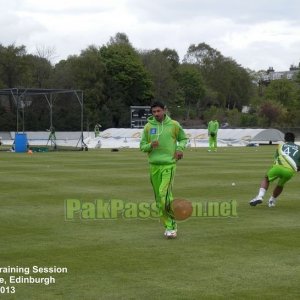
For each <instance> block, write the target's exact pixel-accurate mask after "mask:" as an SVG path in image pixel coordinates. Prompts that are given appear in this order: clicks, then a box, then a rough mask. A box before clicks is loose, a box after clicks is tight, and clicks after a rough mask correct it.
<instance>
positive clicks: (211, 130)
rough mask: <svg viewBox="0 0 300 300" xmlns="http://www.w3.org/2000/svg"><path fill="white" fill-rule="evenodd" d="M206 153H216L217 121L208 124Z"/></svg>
mask: <svg viewBox="0 0 300 300" xmlns="http://www.w3.org/2000/svg"><path fill="white" fill-rule="evenodd" d="M207 129H208V143H209V148H208V151H209V152H211V151H217V139H218V130H219V122H218V121H217V120H211V121H209V123H208V128H207Z"/></svg>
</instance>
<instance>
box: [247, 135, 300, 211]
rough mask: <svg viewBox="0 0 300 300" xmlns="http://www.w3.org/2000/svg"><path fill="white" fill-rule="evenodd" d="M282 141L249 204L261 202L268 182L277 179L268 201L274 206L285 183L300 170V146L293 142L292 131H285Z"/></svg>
mask: <svg viewBox="0 0 300 300" xmlns="http://www.w3.org/2000/svg"><path fill="white" fill-rule="evenodd" d="M284 141H285V143H284V144H282V145H279V146H278V148H277V150H276V152H275V160H274V164H273V166H272V167H271V168H270V169H269V171H268V172H267V175H266V177H265V178H264V179H263V180H262V182H261V185H260V189H259V192H258V195H257V196H256V197H255V198H254V199H252V200H251V201H250V202H249V204H250V205H251V206H256V205H257V204H261V203H262V202H263V197H264V195H265V193H266V191H267V190H268V187H269V184H270V182H272V181H274V180H276V179H278V183H277V185H276V187H275V188H274V190H273V194H272V196H271V197H270V199H269V201H268V206H269V207H273V206H275V205H276V200H277V197H278V196H279V195H280V194H281V192H282V190H283V187H284V185H285V183H286V182H287V181H289V180H290V179H291V178H292V177H293V176H294V175H295V174H296V172H297V171H299V170H300V151H299V150H300V147H299V146H298V145H296V144H295V143H294V142H295V135H294V134H293V133H292V132H287V133H286V134H285V136H284Z"/></svg>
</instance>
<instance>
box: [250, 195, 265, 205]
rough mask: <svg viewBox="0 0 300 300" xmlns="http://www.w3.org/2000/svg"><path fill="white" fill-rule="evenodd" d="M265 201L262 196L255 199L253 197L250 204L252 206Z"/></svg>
mask: <svg viewBox="0 0 300 300" xmlns="http://www.w3.org/2000/svg"><path fill="white" fill-rule="evenodd" d="M262 202H263V199H262V198H258V197H255V198H254V199H252V200H251V201H250V202H249V204H250V205H251V206H256V205H257V204H261V203H262Z"/></svg>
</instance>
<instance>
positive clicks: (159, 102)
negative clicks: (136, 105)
mask: <svg viewBox="0 0 300 300" xmlns="http://www.w3.org/2000/svg"><path fill="white" fill-rule="evenodd" d="M153 107H160V108H162V109H165V108H166V105H165V104H164V103H162V102H161V101H154V102H153V103H152V104H151V109H152V108H153Z"/></svg>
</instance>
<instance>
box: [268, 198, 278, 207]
mask: <svg viewBox="0 0 300 300" xmlns="http://www.w3.org/2000/svg"><path fill="white" fill-rule="evenodd" d="M268 206H269V207H274V206H276V200H271V199H270V200H269V202H268Z"/></svg>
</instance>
